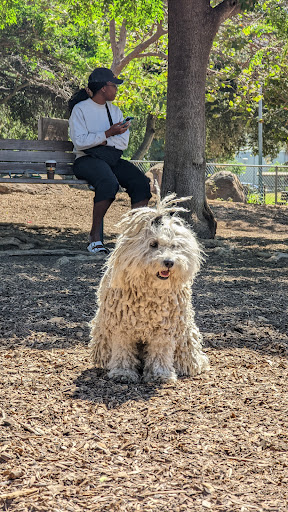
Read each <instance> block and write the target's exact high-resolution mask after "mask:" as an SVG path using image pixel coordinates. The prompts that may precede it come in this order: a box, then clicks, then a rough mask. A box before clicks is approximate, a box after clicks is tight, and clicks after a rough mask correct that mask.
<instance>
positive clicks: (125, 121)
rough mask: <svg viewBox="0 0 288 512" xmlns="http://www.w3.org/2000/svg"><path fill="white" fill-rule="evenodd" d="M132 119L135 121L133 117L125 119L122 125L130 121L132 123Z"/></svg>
mask: <svg viewBox="0 0 288 512" xmlns="http://www.w3.org/2000/svg"><path fill="white" fill-rule="evenodd" d="M132 119H134V117H131V116H128V117H125V119H124V121H122V123H121V125H122V124H126V123H128V121H132Z"/></svg>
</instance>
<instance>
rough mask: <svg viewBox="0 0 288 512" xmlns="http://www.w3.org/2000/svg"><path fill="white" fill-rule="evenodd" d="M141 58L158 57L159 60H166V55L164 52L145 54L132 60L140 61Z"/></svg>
mask: <svg viewBox="0 0 288 512" xmlns="http://www.w3.org/2000/svg"><path fill="white" fill-rule="evenodd" d="M142 57H159V58H160V59H165V60H168V55H167V54H166V53H164V52H146V53H140V54H139V55H136V56H135V57H134V59H142Z"/></svg>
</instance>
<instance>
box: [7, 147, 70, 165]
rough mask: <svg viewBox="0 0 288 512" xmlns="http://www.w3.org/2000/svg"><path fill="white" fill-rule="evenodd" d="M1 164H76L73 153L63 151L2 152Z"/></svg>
mask: <svg viewBox="0 0 288 512" xmlns="http://www.w3.org/2000/svg"><path fill="white" fill-rule="evenodd" d="M0 160H1V162H43V163H44V164H45V161H46V160H56V162H57V163H58V162H74V160H75V156H74V155H73V154H72V153H64V152H61V151H51V152H50V151H6V150H2V151H0Z"/></svg>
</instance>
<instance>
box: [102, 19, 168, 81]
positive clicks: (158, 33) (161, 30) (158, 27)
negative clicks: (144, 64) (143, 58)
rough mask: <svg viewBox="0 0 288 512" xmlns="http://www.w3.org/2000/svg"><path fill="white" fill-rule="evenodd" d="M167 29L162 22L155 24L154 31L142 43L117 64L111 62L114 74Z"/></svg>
mask: <svg viewBox="0 0 288 512" xmlns="http://www.w3.org/2000/svg"><path fill="white" fill-rule="evenodd" d="M167 32H168V31H167V30H165V29H164V28H163V27H162V22H161V23H158V24H157V29H156V32H155V33H154V34H153V35H152V36H151V37H149V38H148V39H146V41H143V42H142V43H139V44H138V45H137V46H136V47H135V48H134V50H132V52H130V53H129V54H128V55H126V57H123V59H121V61H120V62H119V63H117V64H114V62H113V64H114V66H113V64H112V66H113V67H111V69H112V71H113V72H114V73H115V75H119V73H121V71H122V69H123V68H124V67H125V66H127V64H129V62H131V60H133V59H135V58H136V57H140V54H141V53H142V52H143V51H144V50H146V48H148V46H150V45H151V44H153V43H155V41H157V40H158V39H159V38H160V37H162V36H163V35H164V34H167Z"/></svg>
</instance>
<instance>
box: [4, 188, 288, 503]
mask: <svg viewBox="0 0 288 512" xmlns="http://www.w3.org/2000/svg"><path fill="white" fill-rule="evenodd" d="M7 196H8V195H7ZM91 197H92V196H91V193H88V192H86V191H82V190H76V191H75V190H72V189H68V188H67V189H66V187H65V190H64V191H63V192H62V193H61V194H58V193H57V194H55V197H54V195H53V194H49V197H48V196H47V197H46V196H43V195H39V196H37V195H33V196H31V195H29V197H28V195H27V194H19V193H18V194H9V199H8V197H4V196H3V200H4V209H3V211H4V212H5V215H6V217H5V220H4V222H3V223H2V224H1V225H0V235H2V238H3V239H4V238H5V237H6V238H7V237H10V238H11V237H12V238H13V237H14V238H17V239H18V240H20V241H21V243H22V244H24V245H25V243H27V244H30V245H29V247H31V246H32V247H34V248H43V249H45V250H46V249H49V248H50V249H51V250H57V249H61V250H64V249H65V247H67V248H70V249H71V250H74V251H78V250H79V249H81V248H82V247H83V246H84V247H85V243H86V241H87V229H88V227H89V220H90V217H89V215H90V211H88V209H89V208H90V207H91V204H90V203H91ZM1 200H2V197H1ZM125 201H126V200H125V199H124V198H123V197H122V196H121V195H120V198H119V201H118V202H117V203H115V205H114V206H113V208H114V210H111V212H110V217H109V218H108V217H107V221H106V235H107V238H108V243H109V244H111V246H112V245H113V240H115V236H116V235H117V228H115V222H114V221H115V220H116V219H117V218H119V217H120V216H121V212H122V211H124V210H125V208H127V202H125ZM67 205H68V206H67ZM65 206H66V210H65ZM84 207H85V208H84ZM212 207H214V209H215V212H216V216H217V218H218V221H219V229H218V238H217V240H218V241H217V242H216V243H215V244H214V243H212V242H211V243H208V242H207V247H206V254H207V258H206V263H205V264H204V266H203V269H202V271H201V273H200V275H199V277H198V278H197V280H196V282H195V286H194V306H195V310H196V318H197V323H198V325H199V327H200V329H201V331H202V333H203V337H204V343H205V350H206V351H207V353H208V355H209V357H210V361H211V370H210V371H209V372H207V373H206V374H203V375H201V376H199V377H197V378H193V379H180V380H179V381H178V382H177V383H176V385H163V386H160V385H144V384H142V383H141V384H139V385H124V384H115V383H112V382H110V381H109V380H108V379H107V376H106V373H105V372H104V371H101V370H96V369H95V368H93V366H92V364H91V361H90V357H89V351H88V349H87V343H88V338H89V329H88V322H89V320H90V319H91V318H92V316H93V314H94V309H95V291H96V290H97V285H98V283H99V279H100V277H101V272H102V261H101V260H99V259H95V260H93V259H91V258H90V259H89V258H88V259H87V258H86V259H85V258H82V259H81V258H77V257H76V256H74V255H73V254H70V255H69V250H67V257H66V259H65V257H64V258H63V255H62V252H61V255H62V256H61V255H57V254H53V253H52V254H50V255H49V254H43V255H41V254H39V255H33V254H31V256H30V257H28V256H27V255H26V254H24V255H23V253H21V254H19V255H18V256H15V255H14V256H8V255H7V256H6V257H3V254H4V252H2V257H1V258H0V271H1V281H0V292H1V293H0V299H1V316H2V323H1V326H0V337H1V347H0V368H1V370H0V510H5V511H11V512H12V511H13V512H66V511H67V512H68V511H71V512H86V511H87V512H88V511H101V512H114V511H121V512H126V511H127V512H128V511H129V512H130V511H131V512H132V511H133V512H134V511H145V512H150V511H151V512H152V511H153V512H156V511H157V512H159V511H161V512H162V511H163V512H170V511H171V512H172V511H173V512H178V511H179V512H180V511H196V512H202V511H203V512H205V511H207V510H208V511H209V510H211V511H215V512H216V511H217V512H218V511H219V512H246V511H247V512H271V511H272V512H284V511H287V510H288V429H287V413H288V393H287V392H288V382H287V375H288V372H287V369H288V338H287V326H288V318H287V316H288V315H287V312H288V311H287V291H288V290H287V289H288V282H287V281H288V280H287V269H288V265H287V261H288V260H287V258H285V257H277V258H275V257H274V259H273V256H275V255H277V254H280V253H281V254H286V253H288V240H287V238H288V235H287V223H288V220H287V219H288V217H287V213H288V212H287V208H285V207H282V208H272V207H271V208H267V209H265V208H257V207H253V206H247V205H235V204H229V203H220V202H214V203H213V205H212ZM87 211H88V213H89V215H88V213H87ZM31 219H33V223H32V224H31V223H30V222H28V220H31ZM5 249H7V250H9V249H10V250H11V247H5ZM14 249H15V247H14ZM22 249H23V247H22ZM16 250H17V247H16ZM64 252H65V251H64Z"/></svg>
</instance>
